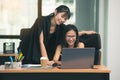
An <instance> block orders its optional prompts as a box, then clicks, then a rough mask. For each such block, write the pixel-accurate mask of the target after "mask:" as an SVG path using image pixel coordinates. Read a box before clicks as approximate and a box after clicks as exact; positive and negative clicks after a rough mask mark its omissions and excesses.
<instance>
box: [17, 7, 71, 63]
mask: <svg viewBox="0 0 120 80" xmlns="http://www.w3.org/2000/svg"><path fill="white" fill-rule="evenodd" d="M69 18H70V10H69V8H68V7H67V6H65V5H60V6H59V7H57V8H56V9H55V11H54V13H51V14H50V15H48V16H42V17H38V18H37V19H36V21H35V23H34V25H33V26H32V28H31V29H30V36H29V41H24V40H23V41H21V43H20V46H19V47H18V49H20V50H21V51H22V53H23V55H24V56H25V58H24V60H23V64H24V63H35V64H36V63H40V57H42V56H44V57H47V59H48V64H51V63H52V61H51V60H53V56H54V53H55V49H56V46H57V44H58V43H59V40H60V38H61V34H62V30H63V27H64V26H65V25H64V23H65V22H66V20H68V19H69Z"/></svg>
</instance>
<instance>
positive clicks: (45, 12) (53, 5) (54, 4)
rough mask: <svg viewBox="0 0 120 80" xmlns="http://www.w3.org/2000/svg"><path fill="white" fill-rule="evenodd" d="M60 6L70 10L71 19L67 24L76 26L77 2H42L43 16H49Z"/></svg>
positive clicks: (63, 0) (55, 0)
mask: <svg viewBox="0 0 120 80" xmlns="http://www.w3.org/2000/svg"><path fill="white" fill-rule="evenodd" d="M59 5H66V6H68V7H69V8H70V11H71V18H70V19H69V20H68V21H67V22H66V23H71V24H75V0H42V15H49V14H50V13H52V12H53V11H54V10H55V8H56V7H58V6H59ZM48 6H49V7H48Z"/></svg>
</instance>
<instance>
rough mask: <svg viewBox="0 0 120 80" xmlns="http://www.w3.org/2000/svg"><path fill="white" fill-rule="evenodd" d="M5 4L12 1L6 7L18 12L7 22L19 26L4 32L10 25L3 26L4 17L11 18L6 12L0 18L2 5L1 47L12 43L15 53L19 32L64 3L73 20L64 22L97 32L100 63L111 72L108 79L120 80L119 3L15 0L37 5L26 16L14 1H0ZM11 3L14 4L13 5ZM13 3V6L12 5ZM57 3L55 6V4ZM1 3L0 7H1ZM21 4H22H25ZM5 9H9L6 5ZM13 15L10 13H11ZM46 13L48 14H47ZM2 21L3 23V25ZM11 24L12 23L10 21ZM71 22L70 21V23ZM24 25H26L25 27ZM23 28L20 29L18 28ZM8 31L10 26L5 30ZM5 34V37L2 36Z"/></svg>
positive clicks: (111, 0)
mask: <svg viewBox="0 0 120 80" xmlns="http://www.w3.org/2000/svg"><path fill="white" fill-rule="evenodd" d="M7 1H11V3H10V4H7V5H10V6H11V5H13V7H12V6H11V8H12V9H13V10H14V9H17V11H16V12H15V13H14V14H11V15H12V18H9V20H10V19H14V20H17V22H18V23H17V25H18V27H16V26H14V24H10V25H13V26H14V27H12V28H10V29H9V30H7V29H6V28H5V27H7V26H9V25H6V24H5V25H3V23H7V22H6V18H7V17H10V15H7V13H8V12H7V11H8V10H4V12H3V13H4V14H6V15H5V16H4V18H2V17H1V16H2V15H3V13H2V12H1V11H2V10H3V8H2V6H0V15H1V16H0V20H1V21H0V46H3V41H15V50H16V48H17V46H18V45H19V41H20V40H19V34H20V29H21V28H27V27H31V26H32V24H33V23H34V21H35V19H36V18H37V16H40V15H43V13H44V15H47V14H48V13H49V12H47V11H49V10H47V9H49V8H53V9H52V10H50V12H51V11H53V10H54V8H55V7H56V6H58V5H59V4H58V3H60V4H66V5H68V6H69V7H70V9H71V11H72V12H73V13H72V15H73V16H72V19H70V20H69V22H67V23H73V24H75V25H76V26H77V27H78V29H79V30H80V31H81V30H94V31H96V32H97V33H99V34H100V36H101V41H102V49H101V51H102V64H103V65H106V66H107V67H108V68H109V69H110V70H111V73H110V80H118V79H120V76H119V74H118V73H119V72H118V71H119V67H120V63H119V61H118V60H119V57H120V54H119V45H120V42H119V41H120V38H119V34H120V32H119V31H118V30H119V26H120V22H119V21H120V9H119V7H120V5H119V3H120V0H28V2H27V0H18V2H19V3H22V1H25V4H31V5H32V3H34V4H37V6H35V5H34V6H32V7H34V8H33V9H32V11H31V9H29V10H28V11H31V13H30V12H28V11H27V13H25V12H24V11H23V12H22V10H23V9H24V8H26V7H27V6H26V7H21V6H22V5H19V4H16V3H17V0H1V2H0V5H3V4H4V3H7ZM12 2H13V3H12ZM14 2H15V4H14ZM55 2H58V3H55ZM67 2H69V3H70V4H68V3H67ZM2 3H3V4H2ZM25 4H23V5H25ZM50 4H55V5H51V6H49V7H48V5H50ZM17 5H19V7H17V8H15V7H16V6H17ZM44 5H47V6H46V7H42V6H44ZM6 7H8V6H6ZM10 11H11V12H12V10H10ZM19 11H21V12H19ZM24 13H25V14H29V15H31V16H30V17H28V18H32V20H28V21H26V23H27V24H26V23H25V21H24V19H25V18H26V15H24ZM46 13H47V14H46ZM15 14H17V15H22V16H23V17H22V19H21V20H20V18H19V16H14V15H15ZM2 20H3V23H2ZM10 21H12V20H10ZM71 21H72V22H71ZM24 24H26V25H24ZM2 26H4V28H5V29H6V31H5V32H4V28H3V27H2ZM21 26H22V27H21ZM8 28H9V27H8ZM16 30H17V32H16V33H12V34H10V35H9V32H15V31H16ZM3 33H6V34H3ZM6 35H7V37H10V38H11V37H14V38H15V39H14V38H12V40H11V39H9V38H7V39H6ZM2 51H3V47H0V53H2Z"/></svg>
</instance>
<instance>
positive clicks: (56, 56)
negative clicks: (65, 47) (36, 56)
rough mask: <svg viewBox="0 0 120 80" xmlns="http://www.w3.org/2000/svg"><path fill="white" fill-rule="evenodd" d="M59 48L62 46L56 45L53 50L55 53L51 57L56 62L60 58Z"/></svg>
mask: <svg viewBox="0 0 120 80" xmlns="http://www.w3.org/2000/svg"><path fill="white" fill-rule="evenodd" d="M61 49H62V46H61V45H58V46H57V48H56V51H55V55H54V57H53V60H54V61H55V62H56V61H58V60H59V58H60V55H61Z"/></svg>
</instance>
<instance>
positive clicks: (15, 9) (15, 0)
mask: <svg viewBox="0 0 120 80" xmlns="http://www.w3.org/2000/svg"><path fill="white" fill-rule="evenodd" d="M37 1H38V0H0V36H1V35H19V34H20V30H21V28H28V27H31V26H32V25H33V23H34V22H35V19H36V18H37V15H38V14H37V13H38V11H37V10H38V8H37V4H38V2H37ZM4 42H15V48H17V47H18V44H19V40H17V39H0V46H3V43H4ZM2 48H3V47H0V52H3V49H2ZM15 50H17V49H15Z"/></svg>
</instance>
